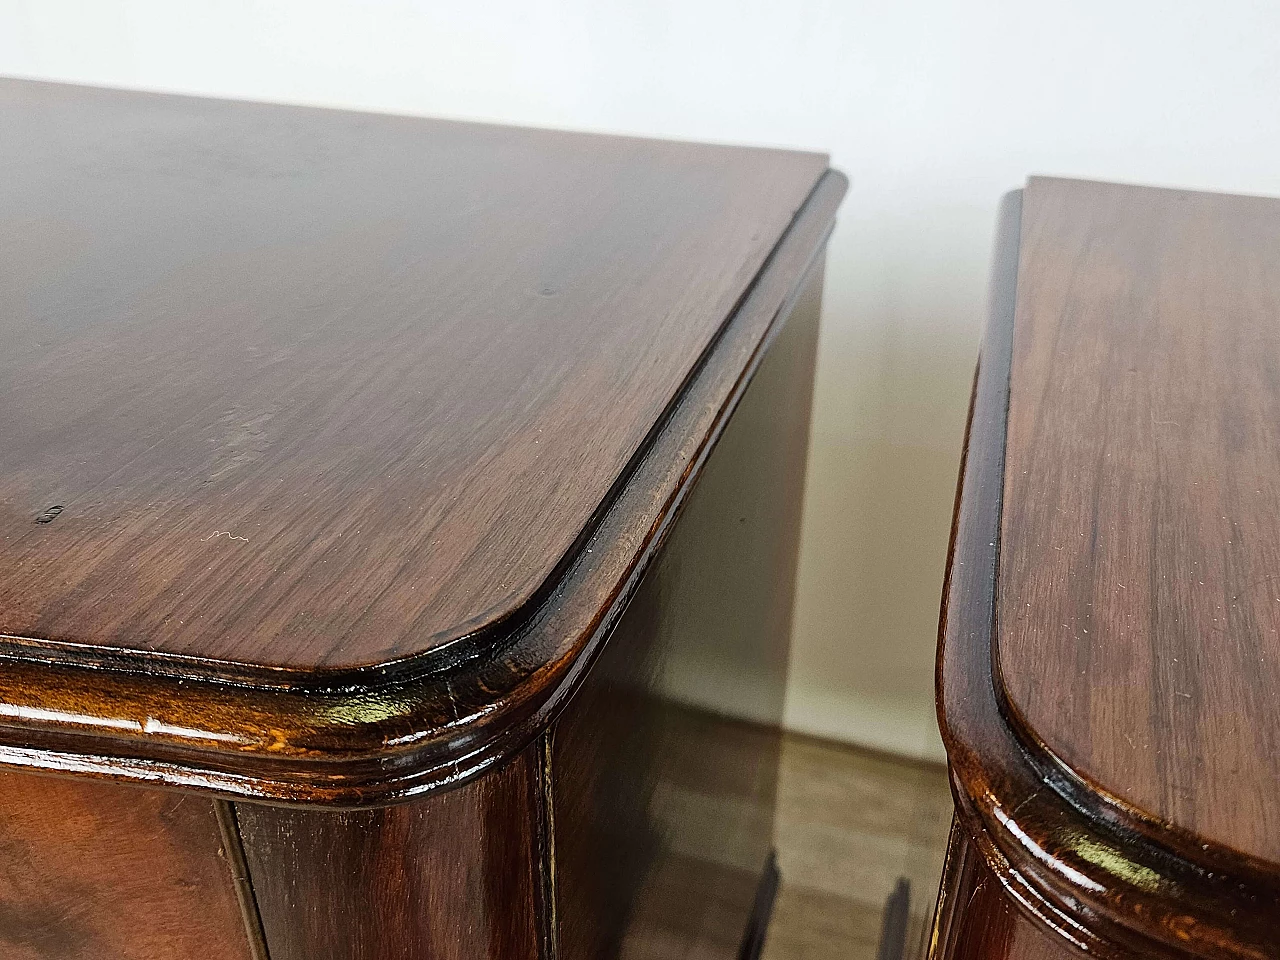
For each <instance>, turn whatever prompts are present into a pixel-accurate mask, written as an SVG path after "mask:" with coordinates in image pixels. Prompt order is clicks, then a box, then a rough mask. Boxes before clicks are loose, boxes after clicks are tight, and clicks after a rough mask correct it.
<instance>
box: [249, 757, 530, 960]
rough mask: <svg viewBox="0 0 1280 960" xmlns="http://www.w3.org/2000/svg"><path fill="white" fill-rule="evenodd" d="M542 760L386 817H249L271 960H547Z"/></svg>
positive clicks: (270, 812) (522, 761)
mask: <svg viewBox="0 0 1280 960" xmlns="http://www.w3.org/2000/svg"><path fill="white" fill-rule="evenodd" d="M538 776H539V769H538V761H537V751H536V748H530V750H529V751H528V752H527V753H525V754H521V755H520V756H519V757H517V758H516V759H515V760H514V761H513V762H511V763H510V764H508V765H507V766H506V767H505V768H503V769H501V770H498V771H494V772H492V773H490V774H489V775H488V776H486V777H483V778H481V779H480V780H477V781H475V782H473V783H470V784H467V785H466V786H464V787H461V788H459V789H457V790H450V791H446V792H444V793H441V794H439V795H436V796H431V797H423V798H420V799H418V800H415V801H412V802H410V803H402V804H397V805H395V806H390V807H383V808H381V809H377V810H360V811H350V812H340V811H332V810H324V809H320V810H314V809H305V808H279V807H261V806H256V805H254V804H246V803H237V804H236V805H235V809H236V820H237V822H238V824H239V828H240V831H241V835H242V837H243V843H244V850H245V858H246V861H247V863H248V865H249V868H250V873H251V876H252V880H253V892H254V895H255V897H256V900H257V904H258V910H259V913H260V915H261V918H262V928H263V932H264V934H265V938H266V945H267V952H268V954H269V956H270V958H271V960H421V958H424V957H429V958H431V960H497V958H502V960H508V958H509V960H536V958H540V957H543V956H544V955H543V954H541V953H540V952H539V949H540V948H539V940H540V931H539V927H538V924H539V916H538V911H539V909H540V905H541V903H542V901H541V884H542V880H541V875H540V869H541V859H540V856H539V848H538V843H539V839H538V836H539V835H538V831H539V822H540V818H539V815H538V809H537V804H538V802H539V795H540V786H539V783H538Z"/></svg>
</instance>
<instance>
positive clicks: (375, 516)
mask: <svg viewBox="0 0 1280 960" xmlns="http://www.w3.org/2000/svg"><path fill="white" fill-rule="evenodd" d="M0 123H2V124H3V126H4V128H5V130H6V131H7V136H6V137H5V138H4V145H3V147H2V148H0V149H2V150H3V153H2V154H0V165H2V166H3V169H4V173H5V176H4V177H3V178H2V179H0V183H2V184H3V186H2V187H0V219H2V220H3V222H4V224H5V228H4V236H3V239H2V240H0V243H2V244H3V247H2V249H3V256H4V260H5V262H6V264H7V265H8V266H7V268H6V270H5V272H4V278H3V281H0V318H3V319H2V320H0V324H2V325H0V395H3V396H4V398H5V408H6V416H5V417H4V418H3V420H2V421H0V458H2V459H0V483H2V484H3V486H2V487H0V529H2V530H3V535H2V536H0V563H2V564H3V565H4V569H5V576H4V578H3V580H0V632H4V633H8V634H12V635H15V636H17V637H28V638H33V639H34V640H37V641H49V642H57V643H66V644H86V645H96V646H101V647H106V648H111V649H124V650H129V651H137V652H140V653H146V654H152V653H164V654H175V655H182V656H189V657H195V658H202V659H206V660H213V661H226V662H228V663H233V664H240V665H243V666H245V667H246V668H252V667H278V668H285V669H294V670H302V671H314V670H342V669H351V668H358V667H364V666H368V665H378V664H382V663H384V662H386V661H393V660H398V659H401V658H405V657H411V656H414V655H416V654H420V653H423V652H424V651H427V650H431V649H433V648H438V647H440V646H441V645H443V644H447V643H448V642H450V641H453V640H457V639H459V638H461V637H464V636H467V635H469V634H471V633H473V632H475V631H477V630H480V629H483V628H485V627H488V626H492V625H494V624H495V623H496V622H498V621H501V620H503V619H504V618H508V617H511V616H512V615H514V614H515V613H516V612H517V611H519V610H520V609H521V608H523V607H524V606H525V605H526V604H527V603H528V602H529V601H530V599H531V598H533V597H534V595H535V594H536V593H537V592H538V591H539V590H540V589H542V588H543V587H544V584H546V583H547V581H548V579H549V578H550V577H551V575H552V573H553V572H554V571H555V570H556V569H557V567H558V566H559V565H560V564H561V563H562V562H563V561H564V560H565V559H566V557H567V556H568V555H569V554H570V553H571V552H572V550H573V548H574V546H575V544H577V542H578V541H579V539H580V538H581V536H582V535H583V533H584V530H585V529H586V527H587V526H588V521H589V520H590V519H591V518H592V516H593V514H594V513H595V511H596V510H597V509H598V508H599V507H600V506H601V504H602V503H603V502H605V501H606V499H607V498H608V495H609V493H610V490H611V488H612V486H613V484H614V483H615V481H617V480H618V478H619V477H620V476H621V475H622V473H623V471H624V468H625V467H626V466H627V464H628V462H629V461H630V460H631V458H632V457H633V455H634V454H635V453H636V452H637V450H638V449H639V448H640V446H641V444H642V442H643V441H644V440H645V438H646V437H647V436H648V435H649V433H650V431H651V430H652V428H653V426H654V424H655V422H656V421H657V420H658V419H659V417H660V416H661V414H662V413H663V411H664V410H665V409H666V408H667V406H668V404H669V403H670V402H671V400H672V398H673V397H674V396H675V395H676V394H677V393H678V392H679V390H680V388H681V386H682V385H683V383H684V382H685V380H686V378H687V377H688V375H689V374H690V372H691V371H692V370H693V369H694V367H695V365H696V363H697V361H698V359H699V357H700V356H701V354H702V353H703V351H704V350H705V348H706V347H707V346H708V345H709V344H710V343H711V341H712V339H713V337H714V336H715V334H716V333H717V331H718V330H719V329H720V328H721V326H722V324H723V323H724V322H725V320H726V318H727V317H729V315H730V314H731V313H732V312H733V309H734V307H735V305H736V304H737V302H738V301H739V300H740V299H741V297H742V296H743V294H744V292H745V291H746V290H747V288H748V286H749V284H750V282H751V280H752V278H753V277H754V276H755V275H756V274H757V272H758V271H759V269H760V267H761V265H762V264H763V263H764V261H765V258H766V256H767V255H768V254H769V252H770V251H771V249H772V248H773V247H774V245H775V244H776V243H777V241H778V239H779V237H780V236H781V235H782V233H783V232H784V231H785V230H786V228H787V227H788V225H789V223H790V222H791V220H792V217H793V216H794V215H795V213H796V212H797V210H799V208H800V206H801V205H802V204H803V202H804V201H805V199H806V197H807V196H808V195H809V193H810V191H811V190H812V189H813V187H814V185H815V183H816V182H817V180H818V179H819V178H820V177H821V176H822V174H823V172H824V171H825V170H826V160H825V158H823V157H820V156H817V155H811V154H798V153H785V152H781V151H765V150H750V149H735V148H727V147H709V146H695V145H686V144H673V143H664V142H655V141H644V140H636V139H626V138H611V137H598V136H587V135H572V134H564V133H556V132H547V131H529V130H516V129H513V128H500V127H486V126H479V125H467V124H458V123H445V122H437V121H428V120H416V119H407V118H394V117H379V116H370V115H361V114H351V113H343V112H337V111H317V110H307V109H300V108H286V107H275V106H266V105H258V104H247V103H231V102H223V101H212V100H197V99H192V98H179V97H164V96H155V95H142V94H132V93H122V92H113V91H99V90H90V89H86V88H74V87H64V86H56V85H48V84H36V83H30V82H21V81H6V82H4V83H3V84H2V85H0ZM54 508H58V509H57V512H56V517H53V516H52V514H53V513H54ZM42 520H49V521H50V522H41V521H42Z"/></svg>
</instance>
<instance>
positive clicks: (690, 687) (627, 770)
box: [551, 265, 822, 960]
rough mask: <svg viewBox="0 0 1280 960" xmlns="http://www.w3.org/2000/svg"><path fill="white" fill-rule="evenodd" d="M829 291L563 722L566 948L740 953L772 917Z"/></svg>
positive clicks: (745, 413)
mask: <svg viewBox="0 0 1280 960" xmlns="http://www.w3.org/2000/svg"><path fill="white" fill-rule="evenodd" d="M821 289H822V270H821V266H820V265H819V266H816V267H815V268H814V269H813V270H812V271H811V272H810V274H809V276H807V277H806V278H805V280H804V282H803V284H802V287H801V294H800V296H799V298H798V300H797V302H796V304H795V306H794V307H793V308H792V312H791V315H790V317H789V318H788V319H787V322H786V324H785V326H784V327H783V329H782V331H781V332H780V333H779V334H778V337H777V339H776V340H775V342H774V343H773V345H772V346H771V347H770V350H769V353H768V354H767V356H766V357H765V358H764V360H763V362H762V363H761V365H760V367H759V369H758V370H757V372H756V376H755V379H754V380H753V381H752V383H751V385H750V387H749V388H748V389H747V391H746V393H745V394H744V396H743V399H742V402H741V404H740V405H739V407H738V409H737V411H736V412H735V413H734V415H733V418H732V419H731V421H730V422H729V424H728V425H727V426H726V428H725V431H724V433H723V435H722V436H721V438H720V441H719V443H718V445H717V446H716V449H715V450H714V452H713V453H712V455H711V457H710V458H709V459H708V461H707V465H706V468H705V470H704V472H703V474H702V477H701V478H700V479H699V481H698V484H697V486H696V487H695V489H694V490H693V491H692V493H691V494H690V496H689V499H688V501H687V503H686V505H685V509H684V512H683V513H682V515H681V517H680V519H679V520H678V521H677V523H676V525H675V527H674V529H673V530H672V532H671V534H670V537H669V539H668V540H667V542H666V544H665V545H664V546H663V547H662V549H661V552H660V553H659V555H658V557H657V558H656V559H655V561H654V564H653V566H652V567H651V568H650V569H649V572H648V573H647V574H646V576H645V579H644V581H643V583H642V584H641V585H640V588H639V589H638V591H637V593H636V596H635V597H634V598H633V600H632V601H631V604H630V606H629V607H628V608H627V611H626V613H625V614H624V615H623V617H622V619H621V620H620V621H619V624H618V626H617V627H616V628H615V630H614V633H613V634H612V635H611V636H610V637H609V639H608V641H607V642H606V644H605V646H604V649H603V651H602V652H601V654H600V657H599V660H598V661H597V662H596V663H595V664H594V665H593V666H592V668H591V673H590V674H589V676H588V677H587V679H586V681H585V683H584V684H583V687H582V689H581V690H580V691H579V692H578V693H577V694H576V695H575V698H574V699H573V701H571V702H570V704H569V705H568V707H567V708H566V710H565V712H564V714H563V715H562V716H561V718H560V720H559V721H558V723H557V726H556V728H555V730H554V732H553V741H552V743H553V746H552V757H551V759H552V763H551V771H552V772H551V783H552V805H553V807H554V823H555V828H554V830H555V838H554V848H555V872H556V914H557V926H558V935H559V953H560V958H561V960H599V958H607V957H615V956H624V957H628V958H642V957H643V958H649V957H652V958H655V960H657V958H663V960H666V958H670V957H673V956H679V957H686V958H690V960H721V958H736V957H737V956H739V951H740V949H741V948H742V945H743V943H744V936H745V935H746V934H747V930H748V927H749V925H751V924H752V923H753V922H754V921H755V920H756V919H757V915H760V914H763V915H765V916H767V911H768V908H769V906H770V904H769V895H770V891H769V890H768V888H767V887H766V895H765V896H763V897H760V898H759V900H760V904H761V905H760V906H759V907H757V906H756V903H757V899H758V898H757V892H758V890H759V889H760V887H761V881H762V879H763V877H764V869H765V866H766V862H767V861H768V859H769V855H770V850H771V847H772V843H773V808H774V799H775V793H776V786H777V769H778V749H779V743H780V741H779V734H778V729H777V728H778V724H779V723H780V721H781V718H782V702H783V693H784V688H785V684H786V673H787V655H788V649H789V642H790V623H791V607H792V599H793V593H794V578H795V564H796V549H797V541H798V530H799V522H800V510H801V506H802V499H803V488H804V471H805V456H806V451H807V446H808V433H809V410H810V403H811V397H812V386H813V363H814V354H815V349H816V342H817V329H818V315H819V312H820V305H821ZM731 718H732V719H731Z"/></svg>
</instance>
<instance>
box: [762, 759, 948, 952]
mask: <svg viewBox="0 0 1280 960" xmlns="http://www.w3.org/2000/svg"><path fill="white" fill-rule="evenodd" d="M776 824H777V826H776V840H777V847H778V859H779V865H780V867H781V870H782V886H781V889H780V891H779V893H778V899H777V901H776V903H775V905H774V913H773V920H772V923H771V924H770V927H769V935H768V939H767V940H766V943H765V949H764V957H763V960H862V958H867V960H871V958H874V957H875V956H876V950H877V947H878V945H879V941H880V931H881V920H882V913H883V910H884V906H885V901H886V900H887V899H888V897H889V895H890V893H891V892H892V891H893V889H894V885H895V883H896V882H897V881H898V879H899V878H900V877H905V878H906V879H907V880H908V882H909V883H910V886H911V919H910V923H909V926H908V935H907V948H906V953H905V956H906V957H907V958H908V960H912V958H917V957H921V956H923V946H924V938H925V935H926V932H927V928H928V924H929V920H930V919H931V913H932V908H933V901H934V897H935V895H936V894H937V888H938V879H939V877H940V876H941V874H942V858H943V855H944V853H945V852H946V842H947V831H948V829H949V827H950V825H951V794H950V791H949V788H948V786H947V775H946V771H945V769H944V768H943V767H941V766H934V765H928V764H922V763H913V762H910V761H904V760H898V759H894V758H891V757H887V756H883V755H880V754H874V753H869V752H866V751H862V750H858V749H855V748H851V747H845V746H841V745H837V744H832V743H826V742H822V741H817V740H811V739H808V738H805V737H799V736H795V735H791V734H788V735H786V737H785V739H784V741H783V745H782V771H781V778H780V781H779V786H778V812H777V821H776Z"/></svg>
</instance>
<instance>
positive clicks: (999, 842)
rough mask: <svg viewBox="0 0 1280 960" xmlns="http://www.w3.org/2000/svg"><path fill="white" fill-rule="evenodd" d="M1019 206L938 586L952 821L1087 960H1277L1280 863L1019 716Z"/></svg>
mask: <svg viewBox="0 0 1280 960" xmlns="http://www.w3.org/2000/svg"><path fill="white" fill-rule="evenodd" d="M1021 215H1022V193H1021V191H1014V192H1012V193H1010V194H1008V195H1006V197H1005V198H1004V200H1003V202H1002V204H1001V209H1000V218H999V227H998V230H997V238H996V244H995V253H994V257H993V267H992V276H991V287H990V302H989V309H988V317H987V326H986V330H985V333H984V336H983V345H982V351H981V358H980V361H979V364H978V370H977V374H976V377H975V381H974V391H973V399H972V403H971V406H970V413H969V422H968V426H967V428H966V434H965V443H964V453H963V457H962V461H961V468H960V480H959V486H958V489H957V494H956V510H955V516H954V520H953V526H952V533H951V546H950V550H949V553H948V560H947V573H946V580H945V585H944V588H943V598H942V612H941V618H940V624H939V637H938V658H937V675H936V683H937V705H938V722H939V726H940V728H941V731H942V736H943V741H944V743H945V745H946V749H947V755H948V761H949V766H950V770H951V781H952V791H953V794H954V795H955V799H956V810H957V816H958V817H959V819H960V821H961V823H962V824H963V825H964V827H965V830H966V832H967V833H968V835H969V837H970V838H971V840H972V842H973V843H974V845H975V846H976V847H977V849H978V850H979V851H980V852H981V854H982V855H983V857H984V858H985V860H986V862H987V864H988V866H989V867H990V868H991V870H992V872H993V873H994V874H995V875H996V876H997V877H998V878H999V880H1000V882H1001V883H1002V885H1003V887H1004V889H1005V891H1006V893H1007V894H1008V895H1009V897H1010V898H1011V899H1012V900H1013V901H1015V902H1016V903H1018V904H1019V906H1020V907H1021V908H1022V909H1023V910H1024V911H1026V912H1027V913H1029V914H1030V915H1031V916H1033V917H1034V918H1036V919H1037V920H1038V921H1039V922H1040V923H1041V924H1043V925H1044V926H1045V927H1047V928H1049V929H1050V930H1052V931H1054V932H1056V933H1057V934H1058V935H1060V936H1062V937H1064V938H1066V939H1067V940H1068V941H1070V942H1071V943H1073V944H1074V945H1075V946H1077V947H1078V948H1080V949H1082V950H1084V951H1086V952H1087V953H1090V954H1096V955H1099V956H1106V957H1116V958H1120V957H1132V956H1134V955H1144V956H1164V957H1187V956H1195V957H1214V958H1218V957H1222V958H1226V957H1231V958H1240V957H1249V958H1262V957H1280V937H1278V936H1277V933H1278V930H1280V865H1278V864H1274V863H1270V862H1265V861H1261V860H1258V859H1256V858H1252V857H1248V856H1246V855H1244V854H1241V853H1239V852H1238V851H1235V850H1232V849H1229V848H1226V847H1222V846H1218V845H1215V844H1212V843H1208V842H1205V841H1204V840H1203V839H1202V838H1200V837H1197V836H1195V835H1194V834H1192V833H1190V832H1188V831H1186V830H1184V829H1181V828H1179V827H1177V826H1176V825H1174V824H1169V823H1165V822H1162V821H1160V820H1158V819H1156V818H1154V817H1151V816H1149V815H1147V814H1144V813H1143V812H1142V811H1140V810H1137V809H1135V808H1133V807H1131V806H1128V805H1126V804H1124V803H1122V802H1121V801H1119V800H1118V799H1117V798H1115V797H1113V796H1111V795H1109V794H1108V793H1107V792H1106V791H1105V790H1103V789H1102V788H1101V787H1099V786H1098V785H1096V784H1092V783H1090V782H1088V781H1087V780H1086V779H1085V778H1084V777H1082V776H1080V775H1078V774H1077V773H1076V772H1075V771H1073V770H1072V769H1071V768H1070V767H1069V766H1068V765H1067V764H1066V763H1064V762H1063V761H1062V760H1061V759H1060V758H1058V757H1056V756H1055V755H1054V754H1053V753H1052V752H1051V751H1050V750H1049V749H1048V748H1047V747H1046V746H1045V744H1044V743H1042V742H1041V741H1040V740H1039V739H1038V738H1037V737H1036V736H1035V734H1034V731H1031V730H1028V729H1026V728H1025V727H1023V726H1021V725H1020V724H1019V723H1018V722H1017V720H1016V718H1015V717H1014V716H1013V715H1012V713H1011V711H1010V709H1009V705H1008V701H1007V697H1006V696H1005V692H1004V689H1003V685H1002V683H1001V679H1000V676H999V666H998V659H997V656H996V654H997V651H996V642H997V641H996V638H997V636H998V633H997V629H996V626H997V625H996V619H995V615H996V602H995V601H996V591H997V584H998V582H999V581H998V576H997V574H998V564H999V556H1000V539H999V538H1000V517H1001V511H1002V499H1003V482H1004V448H1005V429H1006V423H1007V415H1008V403H1009V381H1010V374H1011V364H1012V345H1013V337H1014V312H1015V301H1016V289H1017V275H1018V258H1019V241H1020V235H1021Z"/></svg>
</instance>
